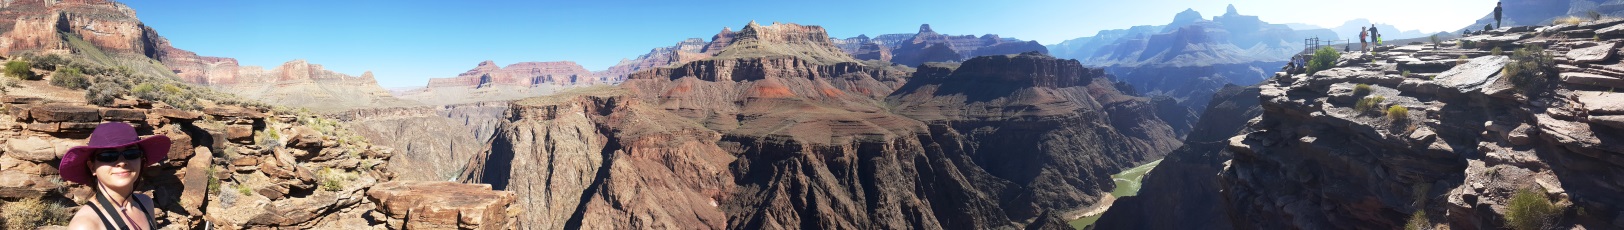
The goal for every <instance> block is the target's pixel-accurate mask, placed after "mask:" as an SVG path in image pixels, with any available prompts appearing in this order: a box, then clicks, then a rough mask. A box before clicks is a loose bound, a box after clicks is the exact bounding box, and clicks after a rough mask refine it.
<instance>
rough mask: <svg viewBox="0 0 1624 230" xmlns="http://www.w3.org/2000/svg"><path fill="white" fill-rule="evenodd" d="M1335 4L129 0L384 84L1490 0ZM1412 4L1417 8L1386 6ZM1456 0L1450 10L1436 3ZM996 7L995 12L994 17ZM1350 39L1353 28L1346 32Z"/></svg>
mask: <svg viewBox="0 0 1624 230" xmlns="http://www.w3.org/2000/svg"><path fill="white" fill-rule="evenodd" d="M1361 2H1363V3H1369V4H1344V5H1348V6H1345V7H1339V8H1336V9H1329V10H1318V11H1313V10H1301V9H1306V8H1311V7H1313V6H1320V5H1324V4H1323V3H1321V2H1312V1H1232V2H1218V1H1173V0H1146V1H1123V2H1118V1H1105V2H1098V1H1060V0H1043V1H1020V2H995V3H992V4H987V2H975V1H963V0H948V1H929V2H919V1H886V2H867V1H830V2H764V3H758V2H742V1H718V2H710V3H705V4H696V3H691V2H637V1H583V2H574V1H570V2H532V1H513V2H508V1H504V2H438V1H434V2H430V1H400V2H394V1H338V2H324V1H277V2H263V1H189V0H188V1H124V2H123V3H125V4H127V5H129V6H130V7H131V8H133V9H135V10H136V13H137V16H138V17H140V18H141V20H142V21H143V22H145V23H146V24H147V25H148V26H151V27H153V28H154V29H155V30H157V31H158V34H160V35H162V36H164V37H165V38H168V39H169V40H170V42H171V44H173V45H174V46H175V47H176V48H180V49H185V50H189V51H193V52H197V53H198V54H199V55H204V56H219V57H230V58H236V59H237V60H238V61H239V62H240V63H242V64H243V65H256V66H266V67H274V66H277V65H280V64H281V63H283V62H287V61H290V60H295V59H304V60H308V61H309V62H310V63H314V64H321V65H323V66H324V67H326V68H327V69H329V70H333V71H337V72H340V73H344V74H349V75H356V76H358V75H360V74H361V73H363V72H365V71H372V72H373V74H374V76H376V77H377V78H378V82H379V84H380V85H382V86H384V87H386V88H404V87H416V86H422V85H423V84H425V83H426V82H427V79H428V78H446V77H453V76H456V75H457V74H459V73H462V72H464V71H467V70H468V69H471V68H473V67H474V66H475V65H476V64H477V63H479V62H481V61H484V60H493V61H495V62H496V63H497V64H499V65H502V66H506V65H509V64H513V63H517V62H529V61H573V62H575V63H578V64H580V65H582V66H583V67H586V68H587V69H588V70H593V71H599V70H603V69H606V68H608V67H609V66H612V65H614V64H616V63H618V62H619V61H620V60H622V59H630V58H635V57H637V56H638V55H642V54H644V53H647V52H648V51H649V50H650V49H653V48H658V47H665V46H670V45H673V44H676V43H677V42H679V41H682V40H683V39H687V38H703V39H706V40H709V38H710V36H711V35H714V34H716V33H717V32H718V31H721V29H722V28H723V27H731V28H733V29H735V30H736V29H738V28H739V27H741V26H744V24H745V23H747V22H749V21H752V20H754V21H756V22H758V23H762V24H770V23H773V22H784V23H797V24H803V25H819V26H823V27H824V28H825V29H827V30H828V32H829V35H830V36H831V37H833V38H848V37H855V36H858V35H868V36H876V35H880V34H891V33H913V32H916V31H917V30H918V28H919V25H920V24H930V25H931V27H932V29H934V30H935V31H936V32H939V33H943V34H952V35H964V34H969V35H984V34H998V35H1000V36H1002V37H1006V38H1017V39H1022V40H1034V41H1038V42H1039V43H1042V44H1045V45H1048V44H1055V43H1059V42H1061V41H1065V40H1069V39H1074V38H1078V37H1087V36H1093V35H1094V34H1095V33H1097V32H1098V31H1100V30H1109V29H1125V28H1128V27H1131V26H1138V25H1162V24H1166V23H1168V22H1170V21H1171V20H1172V18H1173V15H1174V14H1176V13H1178V12H1180V11H1184V10H1185V9H1193V10H1196V11H1198V12H1201V14H1202V16H1203V17H1204V18H1207V19H1211V18H1212V16H1217V15H1222V14H1224V12H1225V7H1226V6H1227V5H1229V4H1231V3H1233V4H1234V5H1235V8H1236V9H1237V11H1238V13H1240V14H1243V15H1256V16H1259V17H1260V18H1261V19H1262V20H1264V21H1266V22H1270V23H1276V24H1285V23H1302V24H1308V25H1314V26H1319V27H1325V28H1334V27H1336V26H1339V25H1341V24H1342V23H1343V22H1346V21H1349V20H1354V19H1360V18H1365V19H1369V20H1371V21H1372V22H1374V23H1381V24H1390V25H1393V26H1395V27H1397V28H1399V29H1402V30H1421V31H1423V32H1428V33H1431V32H1437V31H1450V30H1455V29H1459V28H1462V27H1465V26H1467V25H1469V24H1471V23H1472V21H1474V20H1476V19H1478V18H1480V17H1482V16H1483V15H1487V14H1488V12H1489V11H1490V10H1491V9H1492V8H1493V4H1494V1H1482V0H1455V1H1425V2H1414V1H1391V0H1382V1H1361ZM1394 5H1404V6H1408V7H1390V6H1394ZM1439 9H1449V10H1439ZM988 16H997V17H988ZM1344 36H1347V35H1344Z"/></svg>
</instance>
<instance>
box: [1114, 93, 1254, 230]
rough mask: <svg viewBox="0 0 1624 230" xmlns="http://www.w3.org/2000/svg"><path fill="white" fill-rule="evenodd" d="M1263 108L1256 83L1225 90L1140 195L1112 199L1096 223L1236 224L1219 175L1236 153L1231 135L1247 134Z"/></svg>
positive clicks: (1161, 226)
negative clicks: (1230, 148)
mask: <svg viewBox="0 0 1624 230" xmlns="http://www.w3.org/2000/svg"><path fill="white" fill-rule="evenodd" d="M1262 113H1263V109H1262V108H1261V107H1259V106H1258V89H1257V88H1256V87H1241V86H1235V85H1229V86H1226V87H1224V88H1223V89H1222V90H1219V91H1218V92H1217V93H1215V94H1214V95H1213V100H1212V102H1211V103H1208V104H1207V107H1206V112H1204V113H1203V114H1205V116H1203V117H1202V118H1201V120H1200V121H1199V122H1196V123H1195V124H1194V126H1195V128H1194V130H1193V131H1191V132H1190V134H1189V135H1188V136H1187V137H1186V138H1185V140H1184V145H1183V146H1182V147H1179V148H1178V149H1177V150H1173V152H1171V153H1168V154H1167V157H1166V158H1163V159H1162V163H1161V164H1160V165H1159V166H1157V167H1156V170H1152V171H1150V173H1148V174H1145V178H1144V181H1143V182H1142V185H1141V186H1142V187H1140V190H1139V194H1138V195H1137V196H1131V197H1124V198H1122V199H1118V200H1116V202H1115V203H1112V205H1111V209H1110V210H1109V211H1107V212H1105V214H1103V216H1101V217H1100V219H1099V222H1097V223H1095V225H1094V226H1095V228H1097V229H1233V225H1232V224H1230V222H1229V218H1228V210H1229V205H1228V204H1227V203H1225V202H1224V199H1223V197H1221V196H1220V195H1219V193H1218V188H1219V185H1218V178H1217V176H1216V175H1218V172H1219V171H1222V170H1223V168H1224V163H1225V162H1226V161H1229V159H1230V158H1231V157H1232V156H1233V155H1234V153H1232V152H1230V151H1228V150H1226V147H1227V146H1228V144H1227V143H1228V140H1229V138H1230V137H1233V136H1235V135H1237V134H1244V132H1245V131H1244V129H1245V128H1246V123H1247V121H1248V120H1251V119H1253V118H1256V117H1257V116H1258V115H1260V114H1262Z"/></svg>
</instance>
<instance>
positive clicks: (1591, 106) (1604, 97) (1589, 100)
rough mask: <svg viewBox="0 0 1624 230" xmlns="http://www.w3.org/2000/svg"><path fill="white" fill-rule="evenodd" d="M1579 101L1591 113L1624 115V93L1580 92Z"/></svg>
mask: <svg viewBox="0 0 1624 230" xmlns="http://www.w3.org/2000/svg"><path fill="white" fill-rule="evenodd" d="M1579 103H1584V105H1585V110H1588V111H1590V115H1624V93H1607V92H1603V93H1599V94H1598V93H1590V92H1584V93H1579Z"/></svg>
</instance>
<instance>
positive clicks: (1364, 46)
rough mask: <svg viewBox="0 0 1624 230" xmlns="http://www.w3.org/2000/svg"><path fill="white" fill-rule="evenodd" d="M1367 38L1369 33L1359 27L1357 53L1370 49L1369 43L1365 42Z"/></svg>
mask: <svg viewBox="0 0 1624 230" xmlns="http://www.w3.org/2000/svg"><path fill="white" fill-rule="evenodd" d="M1369 36H1370V31H1367V30H1365V27H1359V52H1364V51H1365V49H1368V48H1370V46H1369V43H1367V42H1365V37H1369Z"/></svg>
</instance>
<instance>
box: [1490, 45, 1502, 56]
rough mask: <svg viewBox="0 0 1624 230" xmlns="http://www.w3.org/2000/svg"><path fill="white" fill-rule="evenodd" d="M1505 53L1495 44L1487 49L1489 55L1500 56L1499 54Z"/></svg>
mask: <svg viewBox="0 0 1624 230" xmlns="http://www.w3.org/2000/svg"><path fill="white" fill-rule="evenodd" d="M1505 54H1506V51H1504V50H1501V49H1500V47H1499V46H1495V47H1494V49H1492V50H1489V55H1494V56H1500V55H1505Z"/></svg>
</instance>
